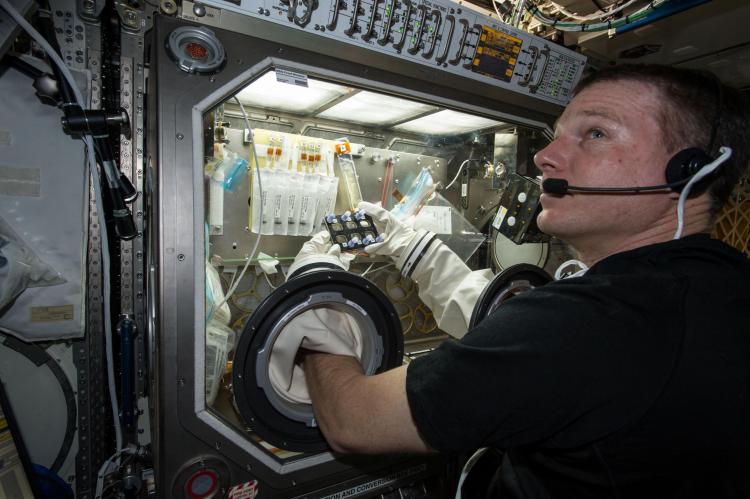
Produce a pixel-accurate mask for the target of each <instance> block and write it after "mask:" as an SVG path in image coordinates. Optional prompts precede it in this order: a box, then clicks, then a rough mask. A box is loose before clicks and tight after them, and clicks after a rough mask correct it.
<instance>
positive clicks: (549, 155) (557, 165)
mask: <svg viewBox="0 0 750 499" xmlns="http://www.w3.org/2000/svg"><path fill="white" fill-rule="evenodd" d="M534 164H535V165H536V166H537V168H539V169H540V170H542V172H545V173H546V172H550V171H555V170H560V169H562V168H563V167H564V165H565V151H564V147H563V141H562V140H561V139H559V138H557V139H554V140H553V141H552V142H550V143H549V144H547V145H546V146H545V147H544V149H542V150H540V151H539V152H537V153H536V154H535V155H534Z"/></svg>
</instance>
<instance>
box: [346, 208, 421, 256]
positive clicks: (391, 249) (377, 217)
mask: <svg viewBox="0 0 750 499" xmlns="http://www.w3.org/2000/svg"><path fill="white" fill-rule="evenodd" d="M357 209H358V210H361V211H364V212H365V213H367V214H368V215H370V216H371V217H372V218H373V220H374V222H375V228H376V229H378V232H379V233H380V234H382V235H383V236H384V237H385V240H384V241H383V242H382V243H375V244H370V245H369V246H367V247H366V248H365V251H366V252H367V253H370V254H372V255H383V256H388V257H390V258H391V259H392V260H393V261H394V262H395V261H396V260H398V257H399V256H401V253H402V252H403V251H404V249H406V247H407V246H409V243H410V242H411V240H412V239H414V236H416V234H417V233H416V232H415V231H414V229H412V228H411V227H409V226H407V225H405V224H404V223H403V222H401V221H400V220H398V219H397V218H396V217H394V216H393V215H392V214H391V213H390V212H389V211H388V210H385V209H384V208H382V207H381V206H380V205H379V204H372V203H368V202H366V201H362V202H360V203H359V204H358V205H357Z"/></svg>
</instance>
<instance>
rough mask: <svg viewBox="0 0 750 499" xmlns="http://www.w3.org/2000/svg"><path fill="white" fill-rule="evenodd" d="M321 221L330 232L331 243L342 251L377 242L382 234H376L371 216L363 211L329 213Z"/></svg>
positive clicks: (380, 239)
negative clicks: (338, 213)
mask: <svg viewBox="0 0 750 499" xmlns="http://www.w3.org/2000/svg"><path fill="white" fill-rule="evenodd" d="M323 222H324V223H325V225H326V228H327V229H328V232H330V234H331V243H333V244H336V245H338V246H339V247H340V248H341V250H342V251H354V250H359V249H362V248H365V247H367V246H369V245H371V244H373V243H379V242H381V241H382V240H383V236H382V235H380V234H378V230H377V229H376V228H375V224H374V223H373V221H372V217H371V216H370V215H368V214H366V213H365V212H363V211H360V210H355V211H354V213H352V212H350V211H346V212H344V213H342V214H341V215H336V214H333V213H331V214H329V215H326V217H325V218H324V219H323Z"/></svg>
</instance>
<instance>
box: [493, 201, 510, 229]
mask: <svg viewBox="0 0 750 499" xmlns="http://www.w3.org/2000/svg"><path fill="white" fill-rule="evenodd" d="M507 214H508V209H507V208H506V207H505V206H501V207H500V208H498V209H497V213H496V214H495V219H494V220H493V221H492V226H493V227H494V228H495V229H496V230H500V226H501V225H502V224H503V220H505V215H507Z"/></svg>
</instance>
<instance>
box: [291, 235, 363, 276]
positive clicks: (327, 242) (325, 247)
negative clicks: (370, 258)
mask: <svg viewBox="0 0 750 499" xmlns="http://www.w3.org/2000/svg"><path fill="white" fill-rule="evenodd" d="M352 260H354V254H353V253H347V252H344V253H342V252H341V248H340V247H339V246H338V245H334V244H331V235H330V234H329V233H328V231H327V230H323V231H320V232H318V233H317V234H315V235H313V236H312V237H311V238H310V239H309V240H307V241H305V243H304V244H303V245H302V248H301V249H300V250H299V253H297V256H296V257H294V262H292V264H291V265H290V266H289V271H288V273H287V275H289V276H291V275H292V274H294V272H295V271H297V270H299V269H301V268H302V267H304V266H306V265H309V264H311V263H317V262H325V263H332V264H334V265H336V266H337V267H341V269H343V270H349V264H350V263H351V261H352Z"/></svg>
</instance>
